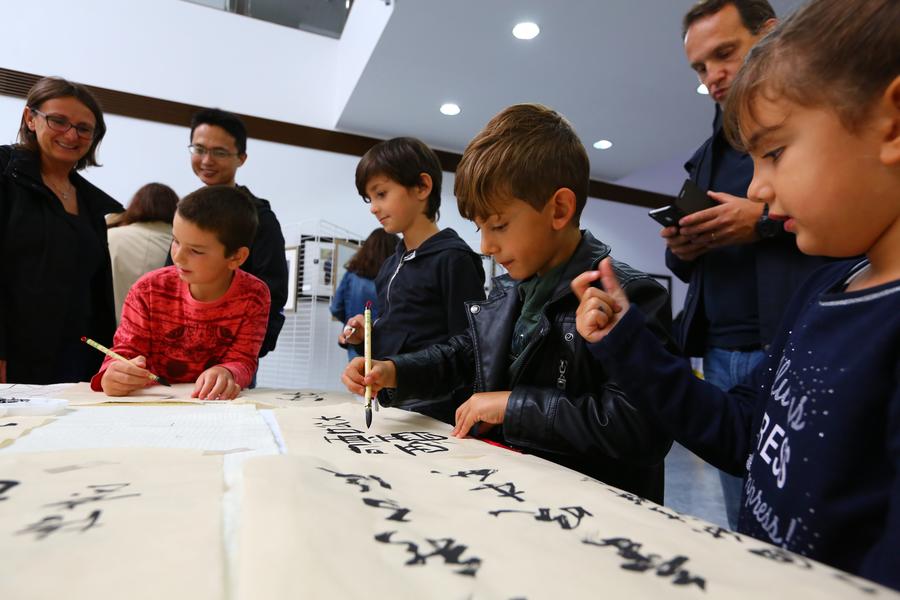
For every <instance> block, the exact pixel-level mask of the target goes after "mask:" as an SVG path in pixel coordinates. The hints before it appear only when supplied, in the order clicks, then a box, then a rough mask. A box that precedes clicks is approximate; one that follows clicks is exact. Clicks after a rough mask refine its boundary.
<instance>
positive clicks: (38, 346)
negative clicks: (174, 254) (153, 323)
mask: <svg viewBox="0 0 900 600" xmlns="http://www.w3.org/2000/svg"><path fill="white" fill-rule="evenodd" d="M25 102H26V103H25V109H24V111H23V113H22V120H21V122H20V124H19V140H18V141H19V143H18V144H15V145H13V146H0V281H2V282H3V285H2V287H0V383H7V382H8V383H37V384H47V383H63V382H72V381H88V380H90V378H91V375H93V374H94V373H96V372H97V369H98V368H99V367H100V362H101V359H102V358H103V355H102V354H100V353H99V352H97V351H96V350H94V349H92V348H90V347H89V346H87V345H86V344H83V343H82V342H81V337H82V336H87V337H90V338H93V339H95V340H97V341H98V342H100V343H101V344H106V345H110V344H111V343H112V337H113V332H114V331H115V328H116V313H115V309H114V307H113V291H112V271H111V269H110V262H109V251H108V250H107V246H106V222H105V220H104V216H105V215H107V214H109V213H114V212H121V211H122V210H123V208H122V205H121V204H119V203H118V202H116V201H115V200H113V199H112V198H110V197H109V196H108V195H107V194H105V193H104V192H103V191H102V190H100V189H99V188H97V187H96V186H94V185H92V184H91V183H90V182H89V181H88V180H86V179H85V178H84V177H82V176H81V175H79V174H78V171H81V170H82V169H84V168H85V167H89V166H98V164H99V163H98V162H97V146H99V145H100V141H101V140H102V139H103V136H104V134H105V133H106V124H105V122H104V120H103V111H102V110H101V109H100V104H99V103H98V102H97V99H96V98H95V97H94V96H93V94H91V92H90V91H88V89H87V88H85V87H84V86H82V85H80V84H77V83H73V82H70V81H66V80H65V79H60V78H57V77H46V78H44V79H41V80H39V81H38V82H37V83H35V84H34V87H32V88H31V90H30V91H29V92H28V97H27V99H26V101H25Z"/></svg>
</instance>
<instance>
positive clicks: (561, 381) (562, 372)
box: [556, 358, 569, 390]
mask: <svg viewBox="0 0 900 600" xmlns="http://www.w3.org/2000/svg"><path fill="white" fill-rule="evenodd" d="M568 367H569V361H567V360H566V359H564V358H561V359H560V360H559V377H558V378H557V379H556V387H558V388H559V389H561V390H565V389H566V369H567V368H568Z"/></svg>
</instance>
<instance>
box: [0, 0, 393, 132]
mask: <svg viewBox="0 0 900 600" xmlns="http://www.w3.org/2000/svg"><path fill="white" fill-rule="evenodd" d="M357 4H358V6H355V7H354V10H353V11H352V12H353V13H359V14H358V15H351V17H352V18H351V19H350V20H348V35H345V36H344V37H343V38H342V39H341V40H335V39H332V38H329V37H325V36H321V35H315V34H312V33H308V32H304V31H299V30H296V29H291V28H288V27H282V26H280V25H275V24H272V23H266V22H264V21H260V20H257V19H251V18H249V17H244V16H241V15H235V14H231V13H226V12H224V11H221V10H217V9H213V8H209V7H206V6H200V5H197V4H192V3H190V2H182V1H181V0H152V1H147V0H78V1H77V2H75V3H74V4H73V3H72V2H71V1H70V0H29V1H28V2H25V1H22V0H17V1H13V0H3V2H0V23H3V25H4V27H3V41H4V48H3V56H2V59H0V66H3V67H5V68H8V69H14V70H18V71H24V72H27V73H35V74H38V75H59V76H62V77H65V78H67V79H72V80H74V81H78V82H80V83H85V84H89V85H95V86H99V87H105V88H110V89H114V90H121V91H126V92H131V93H134V94H141V95H145V96H150V97H154V98H163V99H166V100H173V101H178V102H185V103H188V104H196V105H199V106H218V107H220V108H224V109H226V110H230V111H233V112H238V113H245V114H251V115H254V116H257V117H264V118H270V119H276V120H279V121H287V122H290V123H299V124H303V125H310V126H313V127H323V128H331V127H334V125H335V123H336V122H337V118H338V116H339V115H340V112H341V111H342V110H343V107H344V103H346V100H347V97H348V96H349V93H350V91H351V90H352V88H349V84H347V83H346V82H345V79H346V78H347V77H353V76H354V74H356V75H358V73H357V71H360V70H361V69H362V67H363V66H364V65H365V63H366V61H367V60H368V57H369V55H370V54H371V51H372V49H373V48H374V45H375V44H376V43H377V41H378V38H379V37H380V35H381V32H382V31H383V29H384V25H385V24H386V23H387V20H388V18H389V17H390V14H391V12H392V10H393V7H392V6H391V7H386V6H385V4H384V3H383V2H379V1H378V0H358V3H357ZM357 9H358V10H357ZM377 11H380V12H377ZM60 18H62V19H63V20H64V21H65V27H63V28H62V29H61V30H60V32H62V36H60V35H52V36H50V37H48V36H49V35H50V34H47V33H46V32H47V31H49V30H47V29H46V24H47V23H49V22H51V21H53V20H58V19H60ZM360 19H364V20H365V22H364V23H360V22H359V20H360ZM42 31H43V32H44V33H43V34H42V33H41V32H42ZM51 37H52V38H53V39H50V38H51ZM339 61H341V62H342V63H343V64H345V65H346V67H342V68H338V62H339ZM348 88H349V89H348ZM323 91H324V93H323ZM338 92H340V93H338ZM339 99H342V101H340V103H337V104H336V102H337V101H338V100H339Z"/></svg>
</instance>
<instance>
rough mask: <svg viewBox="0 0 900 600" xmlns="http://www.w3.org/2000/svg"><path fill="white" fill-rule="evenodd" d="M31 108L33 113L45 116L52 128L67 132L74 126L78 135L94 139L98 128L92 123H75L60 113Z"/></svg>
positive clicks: (84, 138)
mask: <svg viewBox="0 0 900 600" xmlns="http://www.w3.org/2000/svg"><path fill="white" fill-rule="evenodd" d="M30 110H31V112H32V113H34V114H36V115H40V116H42V117H44V119H45V120H46V121H47V127H49V128H50V129H52V130H53V131H58V132H60V133H65V132H67V131H68V130H70V129H72V128H73V127H74V128H75V133H77V134H78V137H80V138H81V139H83V140H92V139H94V134H95V133H96V129H95V128H93V127H91V126H90V125H75V124H74V123H71V122H69V120H68V119H67V118H65V117H61V116H59V115H48V114H47V113H45V112H41V111H39V110H38V109H36V108H30Z"/></svg>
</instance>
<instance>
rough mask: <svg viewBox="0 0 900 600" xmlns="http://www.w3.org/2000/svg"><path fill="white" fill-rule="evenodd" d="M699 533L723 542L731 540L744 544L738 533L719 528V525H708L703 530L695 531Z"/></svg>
mask: <svg viewBox="0 0 900 600" xmlns="http://www.w3.org/2000/svg"><path fill="white" fill-rule="evenodd" d="M693 531H696V532H697V533H705V534H708V535H709V536H711V537H713V538H715V539H717V540H721V539H726V538H731V539H733V540H735V541H736V542H743V541H744V539H743V538H742V537H741V536H740V535H738V534H737V533H735V532H733V531H731V530H730V529H725V528H724V527H719V526H718V525H707V526H706V527H704V528H702V529H694V530H693Z"/></svg>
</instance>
